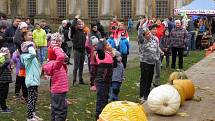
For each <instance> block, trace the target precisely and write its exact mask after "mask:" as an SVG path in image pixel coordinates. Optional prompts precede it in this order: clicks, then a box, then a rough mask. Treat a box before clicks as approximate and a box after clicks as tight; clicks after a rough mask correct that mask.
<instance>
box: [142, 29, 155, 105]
mask: <svg viewBox="0 0 215 121" xmlns="http://www.w3.org/2000/svg"><path fill="white" fill-rule="evenodd" d="M138 31H139V32H138V33H139V34H138V36H139V38H140V39H139V48H140V49H139V53H140V69H141V77H140V99H141V102H145V101H146V100H147V99H148V95H149V92H150V88H151V83H152V80H153V75H154V67H155V63H156V61H158V60H159V57H158V56H157V53H159V46H158V44H157V40H156V39H155V38H154V37H153V35H152V34H151V32H150V30H149V29H148V28H142V27H139V30H138ZM140 36H141V37H140Z"/></svg>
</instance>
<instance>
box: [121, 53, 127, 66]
mask: <svg viewBox="0 0 215 121" xmlns="http://www.w3.org/2000/svg"><path fill="white" fill-rule="evenodd" d="M127 58H128V55H127V54H122V64H123V67H124V68H126V64H127Z"/></svg>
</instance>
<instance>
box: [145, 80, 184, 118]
mask: <svg viewBox="0 0 215 121" xmlns="http://www.w3.org/2000/svg"><path fill="white" fill-rule="evenodd" d="M147 103H148V106H149V109H150V110H151V111H152V112H153V113H156V114H160V115H165V116H168V115H174V114H176V112H177V111H178V109H179V107H180V103H181V97H180V95H179V93H178V91H177V90H176V89H175V88H174V87H173V86H171V85H167V84H165V85H161V86H158V87H156V88H154V89H152V91H151V92H150V93H149V96H148V101H147Z"/></svg>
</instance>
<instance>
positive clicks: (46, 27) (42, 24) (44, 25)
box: [40, 20, 52, 34]
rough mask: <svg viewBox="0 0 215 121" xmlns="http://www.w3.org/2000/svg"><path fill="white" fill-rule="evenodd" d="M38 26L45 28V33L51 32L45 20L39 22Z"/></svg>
mask: <svg viewBox="0 0 215 121" xmlns="http://www.w3.org/2000/svg"><path fill="white" fill-rule="evenodd" d="M40 26H41V28H42V29H43V30H45V32H46V34H48V33H52V31H51V28H50V27H49V26H48V25H47V23H46V21H45V20H43V21H41V22H40Z"/></svg>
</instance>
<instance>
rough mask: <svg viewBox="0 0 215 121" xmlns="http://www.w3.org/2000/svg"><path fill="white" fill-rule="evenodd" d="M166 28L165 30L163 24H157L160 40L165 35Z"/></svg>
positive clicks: (157, 34)
mask: <svg viewBox="0 0 215 121" xmlns="http://www.w3.org/2000/svg"><path fill="white" fill-rule="evenodd" d="M164 30H165V27H164V25H163V24H161V25H159V26H157V33H156V36H157V37H158V39H159V41H160V39H161V37H163V36H164Z"/></svg>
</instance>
